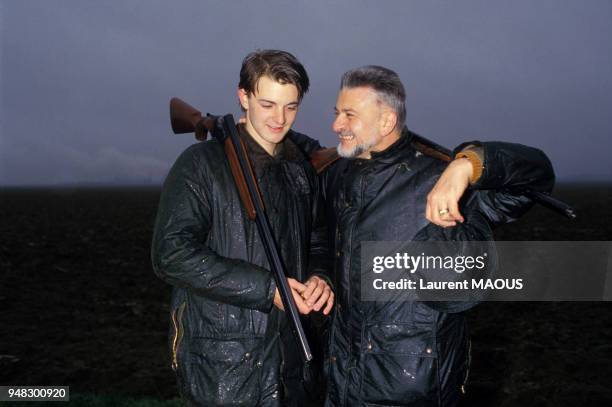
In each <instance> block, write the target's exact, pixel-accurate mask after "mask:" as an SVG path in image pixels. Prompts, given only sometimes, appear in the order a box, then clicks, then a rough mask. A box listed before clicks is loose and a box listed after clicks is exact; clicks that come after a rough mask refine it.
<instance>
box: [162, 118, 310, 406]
mask: <svg viewBox="0 0 612 407" xmlns="http://www.w3.org/2000/svg"><path fill="white" fill-rule="evenodd" d="M239 128H240V130H241V131H240V134H241V137H242V138H243V140H245V142H246V144H247V151H248V153H249V156H250V159H251V161H252V163H253V166H254V170H255V174H256V176H257V179H258V183H259V188H260V191H261V194H262V198H263V201H264V206H265V210H266V213H267V214H268V218H269V220H270V224H271V227H272V231H273V234H274V237H275V240H276V243H277V245H278V247H279V249H280V252H281V257H282V259H283V260H284V264H285V266H286V269H287V270H288V273H289V274H290V276H291V277H294V278H296V279H298V280H303V279H304V277H306V274H307V270H306V268H307V259H308V252H309V244H310V233H311V227H312V222H313V218H314V216H315V214H314V212H313V207H314V206H313V204H312V203H313V200H314V199H315V197H316V195H317V182H316V174H315V173H314V170H313V169H312V167H311V166H310V164H309V163H308V161H307V159H306V157H305V156H304V155H303V154H302V153H301V152H300V151H299V149H298V148H297V147H296V146H295V145H294V144H293V142H291V141H290V140H289V139H288V138H286V139H285V140H284V141H283V142H282V143H281V144H280V146H281V150H280V151H279V152H278V153H277V154H276V155H275V157H271V156H269V155H268V154H267V153H265V151H263V149H261V147H259V146H258V145H257V144H256V143H255V142H254V141H253V140H252V139H251V138H250V136H248V134H246V131H245V130H244V128H243V127H242V126H239ZM151 256H152V263H153V267H154V271H155V273H156V274H157V275H158V276H159V277H160V278H161V279H163V280H164V281H166V282H168V283H170V284H171V285H172V286H173V291H172V300H171V318H172V324H171V329H170V347H171V351H172V367H173V369H174V370H175V372H176V375H177V379H178V384H179V390H180V392H181V394H182V395H183V397H184V398H185V399H186V401H188V402H189V403H190V404H193V405H202V406H220V405H223V406H275V405H281V398H282V397H283V394H282V393H283V391H282V385H281V381H280V374H281V373H280V369H281V358H282V357H281V342H282V338H281V335H280V334H279V332H281V333H282V332H283V331H284V330H286V321H285V316H284V313H283V312H281V311H278V310H277V309H276V307H274V306H273V297H274V292H275V288H276V284H275V282H274V278H273V276H272V273H271V272H270V271H269V269H268V261H267V259H266V256H265V252H264V248H263V246H262V244H261V241H260V239H259V235H258V233H257V228H256V224H255V223H254V222H252V221H250V220H249V219H248V218H247V216H246V213H245V211H244V209H243V207H242V203H241V201H240V198H239V195H238V191H237V189H236V187H235V184H234V181H233V178H232V174H231V171H230V168H229V165H228V163H227V161H226V159H225V156H224V151H223V147H222V145H221V144H219V143H218V142H217V141H215V140H211V141H207V142H203V143H199V144H195V145H193V146H191V147H189V148H188V149H187V150H186V151H185V152H183V153H182V154H181V156H180V157H179V158H178V159H177V161H176V163H175V164H174V166H173V167H172V169H171V170H170V173H169V175H168V177H167V179H166V181H165V183H164V186H163V191H162V195H161V200H160V204H159V209H158V214H157V219H156V224H155V231H154V236H153V244H152V253H151ZM285 336H287V337H288V341H293V338H292V337H291V336H290V335H285ZM290 345H291V344H289V346H290ZM289 352H293V351H292V350H290V351H289ZM294 353H295V352H294ZM283 368H284V369H285V372H284V375H291V374H297V373H295V372H291V369H292V368H295V366H287V364H285V365H284V366H283Z"/></svg>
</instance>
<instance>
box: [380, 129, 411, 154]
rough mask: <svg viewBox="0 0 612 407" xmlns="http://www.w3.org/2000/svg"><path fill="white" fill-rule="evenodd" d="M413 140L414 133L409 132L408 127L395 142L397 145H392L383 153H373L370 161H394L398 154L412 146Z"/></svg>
mask: <svg viewBox="0 0 612 407" xmlns="http://www.w3.org/2000/svg"><path fill="white" fill-rule="evenodd" d="M411 139H412V133H411V132H409V131H408V128H407V127H404V129H403V130H402V133H401V134H400V136H399V138H398V139H397V140H396V141H395V143H393V144H391V145H390V146H389V147H387V148H386V149H384V150H382V151H372V152H371V153H370V155H371V158H370V160H376V161H388V160H392V159H394V158H395V157H396V156H397V154H398V153H400V152H401V151H403V150H404V149H405V148H407V147H408V146H410V142H411Z"/></svg>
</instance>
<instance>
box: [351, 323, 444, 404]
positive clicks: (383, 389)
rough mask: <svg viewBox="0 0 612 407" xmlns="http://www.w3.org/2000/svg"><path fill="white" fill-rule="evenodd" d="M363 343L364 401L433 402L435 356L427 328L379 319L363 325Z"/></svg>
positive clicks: (375, 402) (362, 385) (436, 364)
mask: <svg viewBox="0 0 612 407" xmlns="http://www.w3.org/2000/svg"><path fill="white" fill-rule="evenodd" d="M363 346H364V349H363V351H362V352H363V375H362V383H361V394H362V397H363V401H364V402H366V403H371V404H374V405H375V404H384V405H404V404H410V403H415V404H414V405H420V404H419V403H429V402H431V403H435V402H437V400H438V388H439V386H438V360H437V354H436V351H435V347H434V338H433V335H432V333H431V331H430V330H428V329H423V328H417V327H415V326H414V325H413V324H410V323H403V324H401V323H400V324H398V323H395V322H389V323H384V322H379V323H376V324H374V325H370V326H368V327H366V331H365V335H364V344H363ZM410 405H413V404H410ZM428 405H429V404H428Z"/></svg>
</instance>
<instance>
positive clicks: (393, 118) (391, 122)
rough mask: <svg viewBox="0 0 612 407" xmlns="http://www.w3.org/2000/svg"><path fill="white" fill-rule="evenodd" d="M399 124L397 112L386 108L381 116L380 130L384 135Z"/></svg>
mask: <svg viewBox="0 0 612 407" xmlns="http://www.w3.org/2000/svg"><path fill="white" fill-rule="evenodd" d="M396 124H397V114H395V112H394V111H393V110H391V109H384V110H383V111H382V113H381V117H380V130H381V134H382V135H383V136H386V135H388V134H390V133H391V132H392V131H393V129H395V125H396Z"/></svg>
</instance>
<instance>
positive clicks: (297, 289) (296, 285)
mask: <svg viewBox="0 0 612 407" xmlns="http://www.w3.org/2000/svg"><path fill="white" fill-rule="evenodd" d="M287 283H289V288H290V289H291V294H292V295H293V300H294V301H295V305H296V306H297V309H298V312H299V313H300V314H309V313H310V311H312V307H311V306H309V305H307V304H306V301H305V300H304V298H302V294H303V293H304V292H305V291H306V286H305V285H304V284H302V283H300V282H299V281H297V280H296V279H294V278H288V279H287ZM274 305H276V307H277V308H278V309H280V310H281V311H284V310H285V307H284V306H283V299H282V298H281V296H280V292H279V291H278V287H277V288H276V291H275V292H274Z"/></svg>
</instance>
